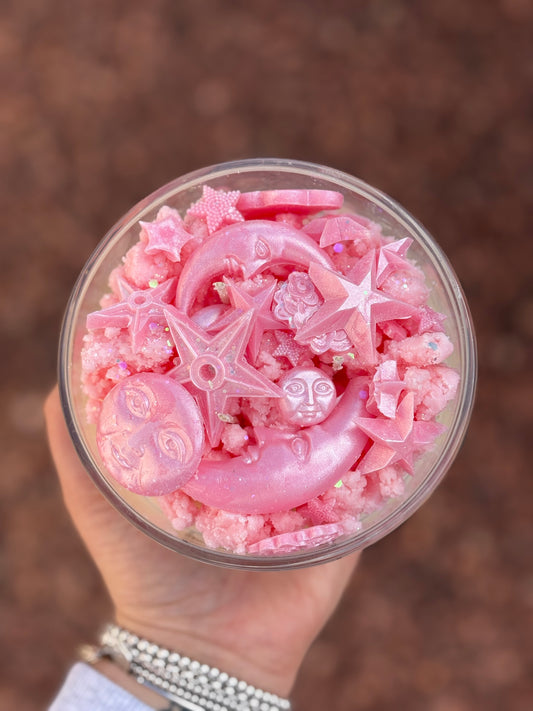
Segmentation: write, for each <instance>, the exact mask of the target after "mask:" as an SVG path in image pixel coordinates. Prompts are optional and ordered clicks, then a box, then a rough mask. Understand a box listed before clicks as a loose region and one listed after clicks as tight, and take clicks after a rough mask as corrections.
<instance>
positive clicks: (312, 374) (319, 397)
mask: <svg viewBox="0 0 533 711" xmlns="http://www.w3.org/2000/svg"><path fill="white" fill-rule="evenodd" d="M278 385H279V386H280V388H281V390H282V392H283V397H282V398H281V399H280V400H279V403H278V407H279V410H280V414H281V417H282V418H283V420H284V421H285V422H287V423H288V424H291V425H297V426H299V427H308V426H309V425H316V424H318V423H319V422H322V421H323V420H325V419H326V417H327V416H328V415H329V414H330V412H331V411H332V410H333V408H334V407H335V401H336V392H335V385H334V384H333V381H332V380H331V378H328V377H327V375H325V374H324V373H323V372H322V371H321V370H320V369H319V368H304V367H300V368H293V369H292V370H289V371H288V372H287V373H286V374H285V375H284V376H283V378H282V379H281V380H280V381H279V383H278Z"/></svg>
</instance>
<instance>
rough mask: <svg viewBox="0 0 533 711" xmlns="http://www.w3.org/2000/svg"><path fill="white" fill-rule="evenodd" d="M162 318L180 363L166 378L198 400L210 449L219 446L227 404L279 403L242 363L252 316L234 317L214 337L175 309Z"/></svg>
mask: <svg viewBox="0 0 533 711" xmlns="http://www.w3.org/2000/svg"><path fill="white" fill-rule="evenodd" d="M165 316H166V319H167V323H168V326H169V328H170V333H171V335H172V338H173V340H174V343H175V345H176V349H177V351H178V355H179V358H180V364H179V365H178V366H176V367H175V368H173V369H172V370H171V371H170V372H169V375H171V376H172V377H174V378H175V379H176V380H177V381H178V382H180V383H183V385H184V386H185V387H186V388H187V390H189V392H190V393H191V394H192V395H193V396H194V397H195V398H196V400H197V402H198V406H199V407H200V412H201V413H202V416H203V419H204V424H205V428H206V431H207V435H208V437H209V441H210V443H211V445H212V446H213V447H216V446H217V444H218V442H219V440H220V435H221V432H222V427H223V423H222V420H221V419H220V415H223V414H224V408H225V407H226V402H227V400H228V398H230V397H281V390H280V389H279V388H278V387H277V386H276V385H274V384H273V383H271V382H270V380H268V378H266V377H265V376H264V375H261V373H259V372H258V371H257V370H256V369H255V368H253V367H252V366H251V365H250V364H249V363H248V362H247V361H246V360H245V358H244V355H243V353H244V350H245V348H246V345H247V343H248V337H249V334H250V331H251V327H252V320H253V312H252V311H247V312H245V313H243V314H241V315H240V316H237V317H236V318H235V319H234V320H233V322H232V323H231V324H230V325H229V326H226V328H224V329H223V330H222V331H220V332H219V333H217V334H216V335H215V336H209V335H208V334H207V333H206V332H205V331H203V330H202V329H200V328H199V327H198V326H196V324H195V323H194V322H193V321H191V319H189V318H188V317H187V316H186V315H185V314H183V313H181V312H180V311H178V310H177V309H176V308H174V307H168V308H167V309H166V310H165Z"/></svg>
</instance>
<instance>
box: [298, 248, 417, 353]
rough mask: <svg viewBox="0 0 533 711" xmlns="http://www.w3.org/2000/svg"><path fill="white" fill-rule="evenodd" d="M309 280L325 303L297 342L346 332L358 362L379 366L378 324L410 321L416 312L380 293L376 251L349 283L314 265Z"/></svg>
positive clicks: (352, 276)
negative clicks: (325, 334) (377, 350)
mask: <svg viewBox="0 0 533 711" xmlns="http://www.w3.org/2000/svg"><path fill="white" fill-rule="evenodd" d="M309 276H310V278H311V280H312V281H313V283H314V284H315V286H316V287H317V289H318V290H319V291H320V293H321V294H322V297H323V299H324V303H323V304H322V306H321V307H320V308H319V309H318V311H316V312H315V313H314V314H313V315H312V316H311V317H310V318H309V320H308V321H307V322H306V323H305V324H304V325H303V326H302V327H301V328H300V329H298V331H297V333H296V339H297V340H298V341H300V342H303V341H306V340H308V339H309V338H311V337H313V336H321V335H323V334H324V333H329V332H331V331H337V330H340V329H344V330H345V331H346V333H347V335H348V338H349V339H350V340H351V342H352V343H353V345H354V347H355V348H356V349H357V352H358V354H359V359H360V360H361V361H362V362H365V363H367V364H374V363H375V362H376V323H379V322H381V321H388V320H392V319H402V318H408V317H409V316H411V315H412V314H413V312H414V310H415V308H414V307H413V306H410V305H409V304H406V303H404V302H403V301H397V300H396V299H393V298H392V297H390V296H388V295H387V294H385V293H384V292H382V291H379V290H378V289H377V287H376V255H375V250H370V251H369V252H367V254H366V255H365V256H364V257H363V258H362V259H360V260H359V262H358V263H357V265H356V266H355V267H354V269H353V270H352V271H351V273H350V277H351V278H350V279H348V278H346V277H344V276H342V274H340V273H339V272H334V271H332V270H331V269H327V268H325V267H322V266H320V265H319V264H316V263H314V262H312V263H311V264H310V265H309Z"/></svg>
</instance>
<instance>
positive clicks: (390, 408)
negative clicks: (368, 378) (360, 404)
mask: <svg viewBox="0 0 533 711" xmlns="http://www.w3.org/2000/svg"><path fill="white" fill-rule="evenodd" d="M405 388H406V386H405V383H404V382H403V380H400V378H399V376H398V366H397V364H396V361H395V360H386V361H384V362H383V363H381V364H380V365H378V367H377V368H376V372H375V374H374V377H373V378H372V382H371V383H370V388H369V397H368V401H367V403H366V408H367V410H368V411H369V412H372V413H373V414H377V413H378V412H381V414H382V415H385V417H394V416H395V414H396V409H397V407H398V399H399V397H400V393H401V392H402V390H405Z"/></svg>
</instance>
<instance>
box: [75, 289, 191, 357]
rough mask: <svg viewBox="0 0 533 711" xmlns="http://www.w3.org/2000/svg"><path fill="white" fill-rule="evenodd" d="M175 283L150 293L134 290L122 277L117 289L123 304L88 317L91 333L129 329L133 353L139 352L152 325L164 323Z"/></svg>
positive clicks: (144, 290)
mask: <svg viewBox="0 0 533 711" xmlns="http://www.w3.org/2000/svg"><path fill="white" fill-rule="evenodd" d="M176 281H177V280H176V279H175V278H172V279H167V281H165V282H163V283H162V284H159V285H158V286H155V287H153V288H150V289H134V288H133V287H132V286H131V284H128V282H127V281H126V280H125V279H123V278H122V277H119V278H118V279H117V285H118V289H119V293H120V297H121V299H122V301H120V302H119V303H118V304H113V306H108V307H107V308H105V309H101V310H100V311H93V312H92V313H90V314H88V316H87V328H88V329H89V330H90V331H92V330H94V329H95V328H109V327H111V328H127V329H128V330H129V332H130V335H131V342H132V347H133V350H137V349H138V347H139V345H140V343H142V340H143V339H144V338H145V336H146V330H147V328H148V326H149V324H150V323H151V322H152V323H153V322H155V323H158V322H160V321H162V320H163V310H164V309H165V308H167V307H168V305H169V303H170V302H171V301H172V299H173V298H174V296H175V293H176Z"/></svg>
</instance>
